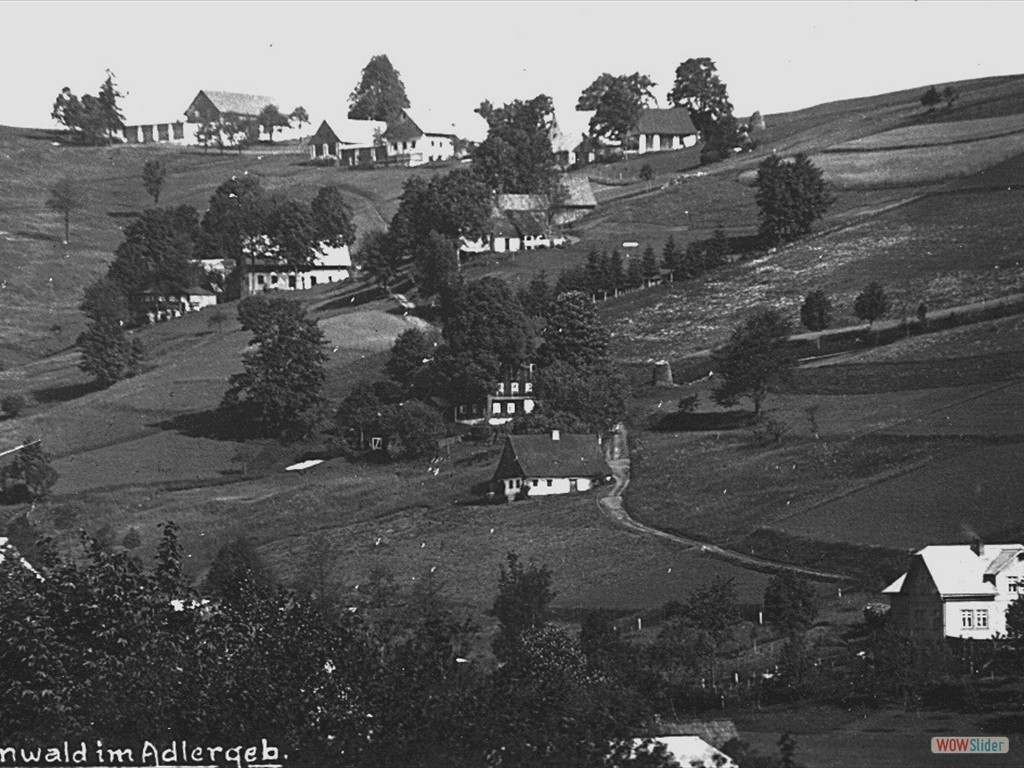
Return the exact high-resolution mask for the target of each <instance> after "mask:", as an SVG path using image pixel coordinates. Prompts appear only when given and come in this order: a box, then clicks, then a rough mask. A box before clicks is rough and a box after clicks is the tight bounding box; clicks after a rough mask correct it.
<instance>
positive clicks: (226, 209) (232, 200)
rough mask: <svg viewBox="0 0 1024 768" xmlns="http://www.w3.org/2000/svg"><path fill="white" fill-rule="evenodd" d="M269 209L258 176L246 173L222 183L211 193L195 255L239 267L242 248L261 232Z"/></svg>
mask: <svg viewBox="0 0 1024 768" xmlns="http://www.w3.org/2000/svg"><path fill="white" fill-rule="evenodd" d="M269 207H270V206H269V201H268V195H267V194H266V193H265V192H264V190H263V186H262V185H261V184H260V180H259V177H257V176H255V175H249V174H246V175H243V176H233V177H232V178H230V179H228V180H227V181H225V182H224V183H223V184H221V185H220V186H219V187H217V189H216V190H214V193H213V195H211V196H210V202H209V207H208V208H207V209H206V213H204V214H203V221H202V234H201V237H200V239H199V243H198V251H199V255H200V256H201V257H202V258H204V259H231V260H233V261H234V262H235V263H236V264H243V263H244V262H243V255H244V254H243V250H242V246H243V244H244V243H245V241H246V240H247V239H248V238H250V237H255V236H257V235H260V234H262V233H263V230H264V228H265V221H266V218H267V215H268V209H269ZM254 258H255V256H254Z"/></svg>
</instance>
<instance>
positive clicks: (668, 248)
mask: <svg viewBox="0 0 1024 768" xmlns="http://www.w3.org/2000/svg"><path fill="white" fill-rule="evenodd" d="M679 255H680V254H679V248H678V246H677V245H676V240H675V238H674V237H672V235H669V236H668V240H666V241H665V247H664V248H662V250H661V265H662V266H663V267H664V268H665V269H667V270H668V271H669V272H675V271H676V270H677V269H678V268H679Z"/></svg>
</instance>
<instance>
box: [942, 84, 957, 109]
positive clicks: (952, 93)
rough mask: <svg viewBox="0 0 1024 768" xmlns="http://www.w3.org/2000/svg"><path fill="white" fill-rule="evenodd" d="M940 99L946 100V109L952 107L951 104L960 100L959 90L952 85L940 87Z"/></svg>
mask: <svg viewBox="0 0 1024 768" xmlns="http://www.w3.org/2000/svg"><path fill="white" fill-rule="evenodd" d="M942 99H943V101H945V102H946V109H952V108H953V105H954V104H956V103H957V102H958V101H959V100H960V91H958V90H957V89H956V88H954V87H953V86H952V85H947V86H946V87H945V88H943V89H942Z"/></svg>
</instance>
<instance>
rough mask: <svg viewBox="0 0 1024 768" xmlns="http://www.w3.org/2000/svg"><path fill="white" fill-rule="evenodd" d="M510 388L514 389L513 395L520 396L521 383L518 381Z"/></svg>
mask: <svg viewBox="0 0 1024 768" xmlns="http://www.w3.org/2000/svg"><path fill="white" fill-rule="evenodd" d="M510 386H511V388H512V389H511V391H512V394H513V395H518V394H519V382H518V381H513V382H512V384H511V385H510Z"/></svg>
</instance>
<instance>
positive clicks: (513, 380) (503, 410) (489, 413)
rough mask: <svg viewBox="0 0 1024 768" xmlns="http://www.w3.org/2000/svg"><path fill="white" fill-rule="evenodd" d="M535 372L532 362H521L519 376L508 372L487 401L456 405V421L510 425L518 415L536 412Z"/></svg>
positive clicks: (460, 422) (488, 396)
mask: <svg viewBox="0 0 1024 768" xmlns="http://www.w3.org/2000/svg"><path fill="white" fill-rule="evenodd" d="M533 374H534V366H533V364H532V363H527V364H524V365H522V366H521V367H520V369H519V371H518V373H517V374H516V375H514V376H513V375H508V376H506V377H505V378H504V379H503V380H502V381H499V382H498V383H497V384H495V386H494V389H493V390H491V392H490V394H488V395H487V400H486V401H485V402H482V403H467V404H463V405H459V406H456V408H455V421H456V422H458V423H459V424H482V423H484V422H487V423H488V424H491V425H492V426H498V425H501V424H507V423H508V422H510V421H512V419H514V418H515V417H516V416H522V415H524V414H527V413H533V409H534V407H535V406H536V405H537V402H536V400H535V399H534V394H533Z"/></svg>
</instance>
